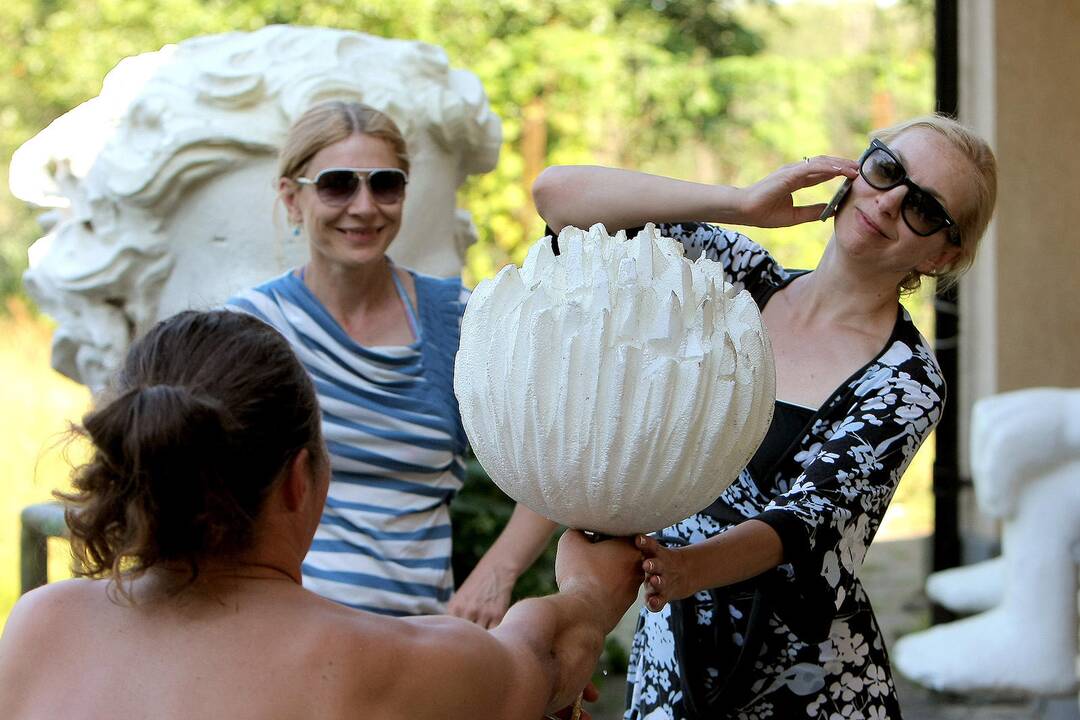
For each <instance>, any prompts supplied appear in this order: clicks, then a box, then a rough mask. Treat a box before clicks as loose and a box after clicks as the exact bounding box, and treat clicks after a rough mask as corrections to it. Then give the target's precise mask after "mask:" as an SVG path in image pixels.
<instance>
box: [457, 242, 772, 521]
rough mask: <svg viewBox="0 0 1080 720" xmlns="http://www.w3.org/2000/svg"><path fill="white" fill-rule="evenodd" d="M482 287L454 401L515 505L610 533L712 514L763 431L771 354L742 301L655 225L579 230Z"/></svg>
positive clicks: (467, 326) (541, 245) (466, 331)
mask: <svg viewBox="0 0 1080 720" xmlns="http://www.w3.org/2000/svg"><path fill="white" fill-rule="evenodd" d="M558 243H559V247H560V248H561V249H562V253H561V254H560V255H558V256H556V255H555V254H554V253H553V251H552V249H551V246H550V243H549V241H548V240H547V239H546V238H545V239H544V240H541V241H539V242H537V243H536V244H535V245H534V246H533V247H532V249H531V250H530V251H529V254H528V256H527V258H526V259H525V263H524V265H523V267H522V268H521V269H520V270H519V269H518V268H517V267H516V266H512V265H510V266H507V267H505V268H503V270H502V271H501V272H500V273H499V274H498V275H497V276H496V277H495V278H494V279H491V280H487V281H484V282H482V283H480V285H479V286H477V288H476V290H475V292H474V293H473V295H472V298H471V299H470V300H469V305H468V308H467V309H466V311H465V316H464V319H463V321H462V329H461V348H460V350H459V352H458V355H457V361H456V367H455V381H454V390H455V392H456V394H457V397H458V403H459V405H460V407H461V414H462V420H463V424H464V426H465V431H466V433H467V434H468V437H469V441H470V442H471V444H472V447H473V450H474V452H475V453H476V457H477V459H478V460H479V461H480V463H481V464H482V465H483V466H484V467H485V468H486V469H487V471H488V473H489V474H490V475H491V477H492V479H493V480H494V481H495V483H496V484H498V485H499V487H501V488H502V489H503V491H505V492H506V493H507V494H508V495H509V496H510V497H512V498H513V499H514V500H516V501H518V502H520V503H523V504H524V505H526V506H527V507H529V508H530V509H532V510H533V511H535V512H537V513H539V514H540V515H543V516H544V517H547V518H549V519H551V520H554V521H556V522H558V523H560V524H563V525H567V526H570V527H576V528H580V529H587V530H594V531H597V532H603V533H606V534H610V535H630V534H633V533H638V532H651V531H654V530H659V529H662V528H664V527H667V526H668V525H670V524H672V523H674V522H677V521H679V520H681V519H683V518H685V517H687V516H688V515H690V514H692V513H694V512H696V511H698V510H701V509H702V508H704V507H705V506H707V505H709V504H710V503H711V502H712V501H713V500H715V499H716V498H717V497H718V496H719V495H720V493H721V492H722V491H723V490H724V488H726V487H727V486H728V485H729V484H730V483H731V482H732V481H733V480H734V479H735V478H736V477H737V476H738V474H739V472H740V471H741V470H742V468H743V467H744V466H745V465H746V463H747V461H748V460H749V459H750V457H751V455H752V454H753V453H754V451H755V450H756V448H757V446H758V444H759V443H760V442H761V439H762V438H763V437H764V435H765V431H766V430H767V428H768V425H769V421H770V420H771V418H772V409H773V403H774V398H775V381H774V372H773V359H772V351H771V347H770V345H769V340H768V336H767V335H766V333H765V329H764V326H763V324H762V322H761V316H760V313H759V312H758V309H757V306H756V305H755V303H754V301H753V299H751V297H750V296H749V294H748V293H746V292H736V291H735V289H734V288H733V287H732V286H731V285H730V284H728V283H726V282H725V281H724V278H723V275H722V272H721V268H720V265H719V264H716V263H713V262H712V261H709V260H699V261H697V262H690V261H689V260H687V259H686V258H685V257H684V256H683V251H682V247H681V246H680V245H678V244H677V243H676V242H675V241H673V240H671V239H669V238H663V237H661V236H660V234H659V232H658V231H657V230H656V229H655V228H654V227H653V226H652V225H648V226H646V228H645V230H644V231H642V232H641V233H639V234H638V235H637V237H636V238H634V239H633V240H631V241H629V242H628V241H626V240H625V235H624V233H621V232H620V233H619V234H618V235H616V236H615V237H610V236H608V234H607V232H606V231H605V229H604V227H603V226H602V225H596V226H594V227H593V228H592V229H591V230H590V231H589V232H588V233H587V234H586V233H584V232H583V231H581V230H579V229H577V228H573V227H568V228H565V229H563V231H562V232H561V233H560V234H559V240H558Z"/></svg>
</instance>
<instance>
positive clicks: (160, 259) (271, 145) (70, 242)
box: [11, 25, 501, 387]
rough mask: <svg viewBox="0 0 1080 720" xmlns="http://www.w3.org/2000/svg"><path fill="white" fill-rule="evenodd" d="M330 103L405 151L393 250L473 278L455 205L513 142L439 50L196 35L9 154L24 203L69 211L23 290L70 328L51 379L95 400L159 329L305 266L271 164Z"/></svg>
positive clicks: (439, 271) (465, 222)
mask: <svg viewBox="0 0 1080 720" xmlns="http://www.w3.org/2000/svg"><path fill="white" fill-rule="evenodd" d="M327 99H348V100H358V101H361V102H364V103H366V104H368V105H371V106H372V107H375V108H377V109H379V110H382V111H383V112H386V113H387V114H388V115H390V116H391V117H392V118H393V119H394V120H395V121H396V122H397V123H398V125H399V126H400V127H401V129H402V132H403V133H404V135H405V138H406V141H407V142H408V145H409V149H410V155H411V161H412V162H411V164H412V170H411V174H410V183H409V191H408V199H407V201H406V203H405V215H404V221H403V225H402V229H401V232H400V234H399V236H398V238H397V239H396V240H395V242H394V244H393V245H392V246H391V249H390V254H391V255H392V256H393V257H394V258H395V260H397V261H398V262H400V263H402V264H404V265H407V266H410V267H414V268H416V269H418V270H420V271H422V272H426V273H429V274H433V275H442V276H448V275H454V274H457V273H459V272H460V270H461V266H462V260H463V257H464V252H465V248H466V246H467V245H469V244H470V243H471V242H472V241H473V240H474V239H475V231H474V228H473V226H472V222H471V220H470V219H469V216H468V214H467V213H465V212H464V211H461V210H458V209H457V207H456V191H457V189H458V187H459V186H460V185H461V183H462V182H463V181H464V180H465V178H466V177H467V176H468V175H469V174H472V173H482V172H487V171H488V170H491V169H492V168H493V167H494V166H495V163H496V161H497V159H498V153H499V146H500V142H501V125H500V121H499V119H498V117H496V116H495V115H494V114H493V113H492V112H491V111H490V109H489V107H488V103H487V98H486V96H485V94H484V91H483V88H482V87H481V85H480V83H479V81H478V80H477V78H476V77H475V76H474V75H472V74H471V73H469V72H466V71H463V70H454V69H451V68H450V67H449V65H448V62H447V59H446V56H445V54H444V53H443V51H442V50H441V49H439V48H436V47H433V46H431V45H427V44H424V43H419V42H410V41H402V40H388V39H383V38H376V37H372V36H368V35H363V34H360V33H356V32H347V31H342V30H329V29H325V28H302V27H291V26H280V25H279V26H271V27H267V28H264V29H262V30H259V31H256V32H252V33H239V32H238V33H227V34H223V35H213V36H207V37H199V38H193V39H190V40H186V41H184V42H181V43H179V44H178V45H170V46H166V47H165V48H163V49H161V50H160V51H158V52H153V53H147V54H145V55H139V56H137V57H132V58H128V59H126V60H123V61H121V62H120V64H119V65H117V67H116V68H115V69H114V70H113V71H112V72H110V73H109V74H108V76H106V78H105V83H104V86H103V88H102V91H101V94H100V95H99V96H98V97H96V98H93V99H92V100H89V101H88V102H86V103H84V104H83V105H80V106H79V107H77V108H75V109H74V110H72V111H71V112H69V113H67V114H66V115H64V116H62V117H60V118H59V119H57V120H56V121H55V122H54V123H53V124H51V125H50V126H49V127H48V128H46V129H45V130H44V131H42V132H41V133H39V134H38V135H37V136H35V137H34V138H33V139H31V140H30V141H28V142H27V143H26V144H24V145H23V146H22V147H21V148H19V150H18V151H17V152H16V153H15V155H14V157H13V158H12V163H11V188H12V192H13V193H14V194H15V195H16V196H18V197H20V198H22V199H23V200H26V201H28V202H30V203H33V204H35V205H38V206H40V207H43V208H55V210H54V211H53V212H52V213H50V216H49V217H48V218H47V222H48V223H49V224H51V228H47V231H48V234H47V235H46V236H45V237H43V238H41V239H40V240H39V241H38V242H37V243H36V244H35V245H34V246H33V247H32V248H31V253H30V270H29V271H28V273H27V274H26V277H25V281H26V286H27V289H28V291H29V292H30V294H31V295H32V297H34V299H35V300H36V301H37V302H38V304H39V305H40V306H41V308H42V309H43V310H45V312H47V313H49V314H50V315H52V316H53V317H55V318H56V319H57V321H58V323H59V328H58V330H57V332H56V335H55V338H54V344H53V366H54V367H56V368H57V369H58V370H59V371H60V372H62V373H64V374H65V375H68V376H70V377H72V378H75V379H77V380H80V381H82V382H84V383H86V384H88V385H90V386H91V387H96V386H98V385H100V383H101V382H102V380H103V379H104V378H105V377H107V375H108V373H109V372H110V371H111V370H112V369H113V368H114V367H116V365H117V363H118V362H119V360H120V358H121V357H123V354H124V352H125V350H126V348H127V345H128V343H129V342H130V340H131V338H132V337H133V335H134V334H136V333H139V332H140V331H142V330H144V329H145V328H146V327H147V326H148V325H149V324H150V323H152V322H153V321H154V320H156V319H158V318H160V317H164V316H167V315H169V314H172V313H173V312H176V311H177V310H180V309H184V308H187V307H206V306H210V305H214V304H217V303H220V302H221V301H223V300H224V299H226V298H227V297H228V296H229V295H231V294H232V293H234V292H235V291H237V290H239V289H241V288H244V287H249V286H252V285H255V284H257V283H259V282H262V281H264V280H267V279H269V278H271V277H273V276H275V275H277V274H279V273H281V272H284V270H286V269H287V268H288V267H291V266H295V265H297V264H299V263H302V262H304V260H305V259H306V257H307V242H306V240H305V239H304V238H303V237H294V236H293V235H292V234H291V232H290V228H289V227H288V226H287V222H286V219H285V214H284V211H283V210H278V207H279V205H280V204H279V203H276V201H275V189H274V188H275V180H276V178H275V174H276V173H275V165H276V157H275V156H276V153H277V151H278V148H279V145H280V143H281V142H282V140H283V139H284V136H285V132H286V130H287V128H288V126H289V124H290V122H291V121H292V120H293V119H294V118H296V117H297V116H299V115H300V114H301V113H302V112H303V111H305V110H306V109H307V108H308V107H310V106H311V105H312V104H314V103H316V102H318V101H321V100H327Z"/></svg>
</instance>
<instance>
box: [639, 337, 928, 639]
mask: <svg viewBox="0 0 1080 720" xmlns="http://www.w3.org/2000/svg"><path fill="white" fill-rule="evenodd" d="M927 352H928V351H927ZM924 361H925V362H924ZM927 369H928V370H927ZM943 402H944V388H943V386H942V385H941V382H940V376H938V375H937V374H936V366H933V365H932V361H931V360H929V359H928V357H920V355H919V353H918V352H916V353H913V354H911V355H910V356H909V359H908V362H905V363H903V364H901V365H900V366H899V367H896V366H888V365H879V366H877V367H876V368H872V369H871V370H870V371H869V372H867V373H866V375H865V376H864V379H863V380H862V381H861V382H860V383H859V384H858V387H856V388H855V400H854V402H853V403H852V404H851V405H850V406H849V407H847V408H845V411H841V412H840V413H836V414H835V417H833V418H830V419H826V420H822V421H820V422H821V423H822V424H823V427H820V428H818V430H819V432H821V434H822V439H821V440H820V441H816V442H812V443H809V444H806V445H805V446H804V447H802V448H801V449H800V451H799V455H798V456H796V459H797V460H799V461H800V462H801V464H802V466H803V472H802V473H801V474H800V475H799V476H798V477H797V478H794V479H793V482H792V483H791V485H790V487H788V488H787V490H786V491H785V492H783V493H781V494H780V495H778V496H777V497H775V498H774V499H773V500H772V502H771V503H770V504H769V505H768V507H767V508H766V509H765V511H764V512H762V513H761V514H760V515H759V516H758V518H756V519H752V520H747V521H745V522H743V523H741V524H739V525H738V526H736V527H734V528H732V529H730V530H728V531H726V532H724V533H721V534H720V535H717V536H715V537H713V538H710V539H709V540H707V541H705V542H703V543H699V544H696V545H692V546H689V547H686V548H677V549H667V548H663V547H661V546H659V545H658V544H657V543H656V541H655V540H653V539H652V538H646V539H644V540H641V539H639V547H640V548H641V549H642V550H643V553H644V555H645V556H646V560H645V561H644V565H643V570H644V571H645V572H646V575H647V579H646V588H647V591H648V596H647V598H646V602H647V603H648V605H649V608H650V609H652V610H657V609H659V608H660V607H662V606H663V604H664V603H665V602H668V601H671V600H677V599H681V598H683V597H687V596H689V595H691V594H693V593H694V592H697V591H698V590H702V589H705V588H708V587H715V586H718V585H726V584H731V582H738V581H740V580H743V579H747V578H749V577H753V576H754V575H756V574H759V573H761V572H764V571H766V570H769V569H771V568H773V567H776V566H778V565H780V564H781V563H790V565H791V570H790V573H788V575H789V576H788V577H787V579H788V580H789V581H790V582H791V583H792V592H789V593H784V595H785V596H790V599H791V600H792V603H793V607H794V606H795V605H798V606H800V607H801V608H802V609H803V610H804V611H807V610H809V609H810V608H813V611H811V612H808V613H807V614H809V615H813V616H814V617H815V618H817V619H819V620H820V621H821V622H820V623H818V624H824V623H826V621H828V620H831V618H832V616H833V615H834V614H835V612H836V610H837V609H838V608H839V607H840V605H841V604H842V603H843V602H844V600H845V598H846V597H847V595H848V593H849V591H850V589H851V584H852V583H853V582H854V578H855V574H856V572H857V570H858V568H859V567H860V566H861V564H862V560H863V557H864V555H865V553H866V549H867V547H868V546H869V544H870V541H871V539H872V538H873V536H874V533H875V532H876V531H877V528H878V526H879V524H880V522H881V519H882V517H883V516H884V514H885V510H886V508H887V507H888V504H889V501H890V500H891V499H892V496H893V492H894V491H895V489H896V486H897V484H898V483H899V480H900V477H901V476H902V474H903V472H904V470H905V469H906V468H907V466H908V464H909V463H910V461H911V459H912V458H913V457H914V455H915V452H916V451H917V450H918V448H919V446H920V445H921V444H922V442H923V441H924V440H925V439H926V437H927V436H928V435H929V434H930V431H931V430H932V429H933V427H934V425H935V424H936V423H937V421H938V419H939V418H940V414H941V408H942V405H943ZM654 601H655V602H654ZM780 611H782V609H780Z"/></svg>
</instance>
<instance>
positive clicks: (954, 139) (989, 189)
mask: <svg viewBox="0 0 1080 720" xmlns="http://www.w3.org/2000/svg"><path fill="white" fill-rule="evenodd" d="M841 175H843V176H845V177H846V178H847V180H848V182H846V183H845V185H849V186H850V187H849V190H848V192H847V195H846V197H844V198H843V202H842V203H841V204H840V206H839V211H838V212H836V215H835V222H834V227H833V235H832V237H831V239H830V240H829V243H828V244H827V246H826V248H825V251H824V253H823V255H822V258H821V260H820V262H819V264H818V266H817V267H816V268H815V269H814V270H813V271H811V272H800V271H790V270H786V269H785V268H784V267H782V266H781V265H780V264H779V263H778V262H777V261H776V260H775V259H774V258H773V257H772V256H771V255H769V253H768V252H767V251H766V250H764V249H763V248H761V247H760V246H758V245H756V244H755V243H754V242H752V241H751V240H750V239H749V238H747V237H746V236H744V235H741V234H739V233H736V232H732V231H729V230H723V229H720V228H717V227H714V226H712V225H709V224H705V223H703V222H684V220H685V219H686V218H705V219H707V220H709V221H715V222H721V223H724V222H727V223H735V224H740V225H753V226H758V227H781V226H789V225H795V224H799V223H803V222H808V221H810V220H814V219H817V218H818V217H819V216H821V214H822V211H823V210H824V209H825V206H824V205H815V206H805V207H796V206H795V205H794V203H793V202H792V198H791V194H792V193H793V192H794V191H796V190H798V189H800V188H804V187H809V186H812V185H816V184H819V183H821V182H825V181H826V180H829V179H832V178H835V177H839V176H841ZM995 194H996V169H995V163H994V157H993V154H992V152H991V150H990V149H989V147H988V146H987V144H986V143H985V142H984V141H983V140H981V139H980V138H978V137H977V136H975V135H974V134H972V133H971V132H970V131H968V130H967V129H966V128H964V127H963V126H961V125H959V124H958V123H956V122H955V121H953V120H951V119H949V118H945V117H942V116H929V117H923V118H916V119H914V120H911V121H908V122H906V123H902V124H900V125H897V126H895V127H892V128H888V129H886V130H882V131H879V132H877V133H875V135H874V140H873V141H872V144H871V146H870V147H869V148H867V150H866V152H865V153H864V154H863V156H862V157H861V158H860V159H859V160H858V161H851V160H845V159H841V158H835V157H817V158H810V159H806V160H805V161H803V162H799V163H796V164H793V165H789V166H786V167H784V168H781V169H780V170H778V171H776V172H775V173H773V174H771V175H769V176H768V177H766V178H765V179H764V180H761V181H760V182H758V183H756V184H754V185H752V186H750V187H747V188H733V187H726V186H709V185H700V184H696V183H687V182H682V181H679V180H673V179H669V178H662V177H658V176H652V175H645V174H641V173H634V172H628V171H622V170H614V169H608V168H597V167H556V168H549V169H548V170H546V171H545V172H544V173H543V174H542V175H541V177H540V178H539V179H538V180H537V182H536V185H535V186H534V195H535V197H536V204H537V208H538V209H539V210H540V214H541V215H542V216H543V217H544V218H545V220H547V222H548V223H549V225H550V226H551V227H552V228H554V229H555V230H558V229H561V228H562V227H564V226H566V225H576V226H579V227H588V226H589V225H591V224H593V223H596V222H602V223H604V224H605V225H607V227H608V228H609V229H615V228H633V227H636V226H640V225H642V224H643V223H645V222H657V223H660V230H661V232H662V233H663V234H665V235H669V236H671V237H673V238H675V239H676V240H678V241H680V242H681V243H682V244H683V246H684V248H685V249H686V254H687V256H688V257H689V258H691V259H695V258H697V257H699V256H701V255H705V256H706V257H707V258H709V259H711V260H714V261H717V262H719V263H721V264H722V265H723V267H724V270H725V273H726V275H727V278H728V280H729V281H730V282H731V283H733V284H734V285H735V286H736V287H739V288H745V289H746V290H747V291H749V292H750V293H751V295H752V296H753V297H754V298H755V300H756V301H757V303H758V306H759V308H761V311H762V318H763V320H764V322H765V325H766V327H767V329H768V331H769V336H770V339H771V341H772V345H773V351H774V355H775V363H776V391H777V404H776V408H775V412H774V417H773V422H772V425H771V426H770V428H769V431H768V434H767V435H766V438H765V440H764V441H763V442H762V445H761V447H760V448H759V450H758V452H757V454H756V455H755V456H754V458H753V459H752V460H751V462H750V463H749V465H748V466H747V467H746V469H745V470H743V472H742V473H741V474H740V476H739V478H738V480H737V481H736V482H735V483H734V484H732V485H731V486H730V487H729V488H728V489H727V490H726V491H725V492H724V493H723V495H721V497H720V498H718V499H717V501H716V502H715V503H714V504H713V505H712V506H710V507H709V508H706V509H705V510H703V511H702V512H699V513H697V514H695V515H693V516H691V517H689V518H687V519H686V520H683V521H682V522H680V523H677V524H676V525H674V526H672V527H670V528H667V529H666V530H664V531H663V532H662V533H659V534H658V537H645V536H641V537H639V538H638V540H637V542H638V544H639V547H640V548H641V549H642V551H643V555H644V557H645V559H644V561H643V569H644V571H645V572H646V574H647V580H646V599H645V604H646V609H645V610H643V611H642V615H641V618H640V620H639V623H638V629H637V633H636V635H635V638H634V644H633V648H632V650H631V661H630V668H629V674H628V680H629V683H630V685H629V688H628V693H627V703H628V707H627V711H626V718H627V720H675V719H682V718H705V717H707V718H739V719H740V720H751V719H754V720H757V719H758V718H769V717H775V718H785V719H787V718H800V717H802V718H828V719H829V720H833V719H834V718H868V719H873V720H879V719H884V718H889V719H890V720H895V719H897V718H900V709H899V705H898V703H897V699H896V692H895V688H894V686H893V681H892V676H891V671H890V668H889V661H888V656H887V653H886V649H885V645H884V642H883V640H882V637H881V633H880V630H879V628H878V625H877V622H876V620H875V618H874V614H873V610H872V609H871V607H870V602H869V599H868V598H867V595H866V592H865V591H864V589H863V587H862V585H861V584H860V582H859V580H858V577H857V575H858V570H859V567H860V565H861V564H862V560H863V557H864V555H865V554H866V550H867V548H868V547H869V545H870V542H871V541H872V540H873V537H874V534H875V533H876V531H877V529H878V527H879V525H880V523H881V519H882V517H883V516H884V514H885V510H886V508H887V507H888V504H889V501H890V500H891V498H892V496H893V493H894V491H895V489H896V486H897V483H898V482H899V480H900V477H901V476H902V475H903V473H904V470H905V469H906V468H907V466H908V464H909V463H910V461H911V459H912V457H913V456H914V455H915V452H916V450H918V448H919V446H920V445H921V444H922V442H923V441H924V440H925V439H926V437H927V436H928V435H929V434H930V432H931V430H932V429H933V428H934V425H935V424H936V423H937V421H938V420H939V419H940V417H941V411H942V406H943V405H944V402H945V385H944V381H943V380H942V378H941V373H940V369H939V367H938V365H937V361H936V360H935V358H934V355H933V352H932V351H931V350H930V348H929V346H928V345H927V343H926V341H925V340H924V339H923V337H922V336H921V335H920V334H919V331H918V329H917V328H916V327H915V325H914V324H913V323H912V321H911V318H910V316H909V315H908V313H907V311H906V310H904V308H903V306H902V305H901V304H900V296H901V295H902V294H903V293H905V292H909V291H911V290H913V289H914V288H916V287H917V286H918V284H919V281H920V279H921V278H922V277H924V276H931V277H935V278H937V279H938V281H939V283H940V282H946V283H948V282H954V281H955V279H956V277H957V276H958V275H959V274H960V273H962V272H963V271H964V270H965V269H966V268H967V267H969V266H970V264H971V262H972V261H973V259H974V255H975V251H976V248H977V245H978V241H979V238H980V237H981V236H982V234H983V232H984V231H985V229H986V226H987V224H988V223H989V220H990V216H991V214H992V212H993V206H994V200H995Z"/></svg>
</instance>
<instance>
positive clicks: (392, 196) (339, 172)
mask: <svg viewBox="0 0 1080 720" xmlns="http://www.w3.org/2000/svg"><path fill="white" fill-rule="evenodd" d="M296 182H298V183H300V184H301V185H311V186H313V187H314V188H315V194H316V195H318V197H319V200H321V201H322V202H323V203H325V204H326V205H329V206H331V207H342V206H344V205H348V204H349V203H350V202H352V199H353V198H354V197H356V193H358V192H360V186H361V185H363V184H364V183H365V182H366V183H367V187H368V192H370V193H371V199H372V200H374V201H375V202H376V203H378V204H380V205H393V204H394V203H396V202H400V201H401V198H402V196H404V195H405V185H407V184H408V182H409V176H408V175H406V174H405V171H404V170H402V169H401V168H346V167H335V168H326V169H325V170H322V171H320V172H319V174H318V175H316V176H315V177H314V178H306V177H298V178H296Z"/></svg>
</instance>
